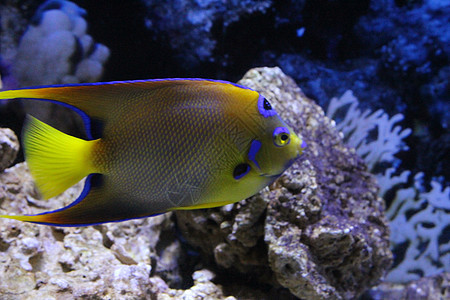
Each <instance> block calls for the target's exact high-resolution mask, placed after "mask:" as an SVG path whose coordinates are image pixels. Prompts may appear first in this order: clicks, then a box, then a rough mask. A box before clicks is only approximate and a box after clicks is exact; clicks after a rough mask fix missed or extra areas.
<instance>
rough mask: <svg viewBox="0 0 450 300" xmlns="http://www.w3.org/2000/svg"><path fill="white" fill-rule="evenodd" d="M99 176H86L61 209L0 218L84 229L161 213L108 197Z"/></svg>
mask: <svg viewBox="0 0 450 300" xmlns="http://www.w3.org/2000/svg"><path fill="white" fill-rule="evenodd" d="M102 176H103V175H101V174H90V175H89V176H88V177H87V178H86V183H85V186H84V189H83V191H82V193H81V194H80V196H79V197H78V199H77V200H75V201H74V202H73V203H72V204H70V205H68V206H66V207H64V208H61V209H58V210H55V211H51V212H45V213H42V214H38V215H30V216H8V215H0V218H8V219H15V220H19V221H25V222H32V223H38V224H45V225H53V226H88V225H96V224H101V223H105V222H117V221H125V220H129V219H136V218H143V217H150V216H155V215H158V214H160V213H163V212H161V211H160V212H157V211H155V212H152V211H143V210H142V209H141V208H140V207H139V206H138V205H133V202H132V201H131V200H128V199H127V198H126V196H124V197H121V196H118V195H112V194H111V193H110V190H111V189H110V188H108V186H107V185H105V184H104V182H103V181H102V180H98V178H99V177H100V178H101V177H102Z"/></svg>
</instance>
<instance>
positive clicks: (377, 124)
mask: <svg viewBox="0 0 450 300" xmlns="http://www.w3.org/2000/svg"><path fill="white" fill-rule="evenodd" d="M358 105H359V103H358V100H357V99H356V97H354V96H353V93H352V92H351V91H347V92H346V93H344V95H343V96H342V97H340V98H333V99H332V100H331V101H330V104H329V106H328V110H327V116H328V117H330V118H335V119H336V120H337V122H338V125H337V126H336V127H337V128H338V129H339V130H341V132H342V133H343V135H344V136H345V140H346V142H347V143H348V145H350V146H352V147H354V148H355V150H356V152H357V153H358V154H360V155H361V156H362V157H363V158H364V159H365V160H366V162H367V164H368V166H369V168H370V170H371V171H372V172H374V173H375V176H376V177H377V180H378V183H379V185H380V191H379V194H380V196H381V197H383V198H385V199H387V198H388V197H390V196H389V195H394V200H393V201H392V203H391V205H390V206H389V208H388V210H387V214H386V215H387V217H388V218H389V220H390V228H391V244H392V247H393V249H394V250H395V251H394V254H396V257H395V261H394V267H393V269H392V270H391V271H390V272H389V274H388V275H387V277H386V279H387V280H389V281H393V282H407V281H411V280H416V279H418V278H420V277H422V276H432V275H435V274H438V273H441V272H443V271H446V272H449V271H450V247H449V241H448V236H447V237H446V236H445V232H446V231H448V230H449V228H450V215H449V212H450V187H445V188H444V187H442V185H441V183H439V182H438V181H431V183H430V185H431V190H430V191H429V192H426V191H425V188H424V185H423V183H422V176H423V174H422V173H418V174H416V175H415V176H414V179H413V182H414V185H413V186H409V187H408V186H407V183H408V179H409V177H410V175H411V172H410V171H403V172H402V173H401V174H399V175H396V174H395V173H396V167H397V165H398V164H397V163H398V159H396V158H395V156H394V155H395V154H396V153H398V152H400V151H402V150H407V147H405V146H404V144H403V141H402V140H403V139H404V138H405V137H407V136H408V135H409V134H410V133H411V130H410V129H402V128H401V127H400V126H394V125H395V124H396V123H397V122H399V121H401V120H402V118H403V117H402V116H401V115H400V114H397V115H395V116H393V117H391V118H389V117H388V116H387V114H386V113H385V112H384V111H382V110H378V111H376V112H373V113H372V112H371V111H370V110H366V111H364V112H361V111H360V109H359V108H358ZM339 113H341V115H344V117H343V118H342V117H341V116H340V115H339ZM374 130H375V131H376V132H377V134H376V135H375V136H376V137H375V138H373V131H374ZM380 164H384V166H385V169H384V170H383V169H381V171H380V169H377V168H376V166H379V165H380ZM386 166H389V167H388V168H386ZM405 185H406V187H405ZM402 250H403V251H404V253H403V254H401V252H402Z"/></svg>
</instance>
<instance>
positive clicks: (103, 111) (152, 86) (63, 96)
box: [0, 78, 247, 121]
mask: <svg viewBox="0 0 450 300" xmlns="http://www.w3.org/2000/svg"><path fill="white" fill-rule="evenodd" d="M195 83H199V84H212V85H216V86H220V85H229V84H231V85H234V86H236V87H238V88H242V89H247V88H245V87H243V86H239V85H237V84H234V83H228V82H225V81H216V80H207V79H197V78H192V79H182V78H171V79H154V80H134V81H112V82H98V83H87V84H72V85H57V86H47V87H34V88H25V89H18V90H9V91H1V92H0V99H14V98H28V99H42V100H49V101H54V102H57V103H60V104H66V105H68V106H69V107H71V108H72V109H74V108H75V110H77V109H78V110H81V111H82V112H84V113H86V114H87V115H88V116H89V117H93V118H96V119H99V120H101V121H106V120H107V119H108V116H109V114H110V109H111V107H112V105H111V102H114V103H117V102H120V101H124V100H127V101H132V100H133V99H140V100H142V98H140V97H139V96H140V95H142V93H145V94H146V96H148V97H149V98H151V92H152V91H154V90H158V89H160V88H165V87H173V86H177V85H186V84H195Z"/></svg>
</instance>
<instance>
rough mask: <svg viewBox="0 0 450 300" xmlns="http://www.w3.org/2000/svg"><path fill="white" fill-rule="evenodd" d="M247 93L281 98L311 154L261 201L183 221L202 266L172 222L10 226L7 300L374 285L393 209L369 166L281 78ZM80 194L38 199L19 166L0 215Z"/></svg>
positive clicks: (279, 105) (2, 289) (2, 247)
mask: <svg viewBox="0 0 450 300" xmlns="http://www.w3.org/2000/svg"><path fill="white" fill-rule="evenodd" d="M240 83H241V84H244V85H247V86H249V87H252V88H254V89H256V90H259V91H261V92H262V93H263V94H264V95H265V96H266V97H267V98H268V99H271V101H272V103H273V105H274V106H275V107H276V109H277V110H278V111H279V113H280V114H281V115H282V117H283V119H285V120H287V121H288V122H289V123H290V124H291V125H292V126H293V128H295V131H296V132H297V133H299V134H300V135H301V136H302V137H303V139H304V140H306V143H307V144H308V147H307V150H306V151H305V153H304V155H303V156H302V158H301V159H300V160H298V161H297V162H296V163H295V164H294V166H292V167H291V168H290V169H288V170H287V172H285V173H284V174H283V175H282V177H281V178H280V179H279V180H277V181H276V182H275V183H274V184H272V185H271V186H270V187H268V188H265V189H264V190H262V191H261V192H260V193H258V194H257V195H255V196H253V197H251V198H249V199H246V200H243V201H241V202H239V203H235V204H231V205H227V206H224V207H221V208H215V209H208V210H196V211H189V212H187V211H186V212H177V213H176V217H177V223H178V225H179V229H180V232H181V233H182V234H183V235H184V237H185V238H186V239H187V240H188V241H189V242H190V243H192V244H193V245H196V246H198V247H199V249H200V250H201V253H200V256H199V259H200V258H201V262H199V263H198V264H197V265H195V266H194V264H192V266H191V267H189V264H191V263H192V261H191V262H189V259H191V260H192V257H188V256H187V254H186V253H187V252H186V250H185V249H184V248H185V247H184V246H185V245H184V244H183V243H184V242H183V241H182V240H180V239H178V238H177V235H176V232H175V230H174V224H173V223H172V221H171V215H172V214H171V213H168V214H164V215H160V216H156V217H152V218H147V219H139V220H132V221H126V222H121V223H110V224H104V225H99V226H91V227H85V228H68V227H67V228H64V227H63V228H58V227H50V226H44V225H36V224H29V223H22V222H18V221H15V220H4V219H1V220H0V261H1V262H2V263H1V264H0V278H2V280H1V281H0V298H3V297H16V298H23V299H36V298H46V297H48V298H51V297H56V298H68V297H69V298H70V297H73V298H81V297H84V298H91V299H92V298H97V299H98V298H100V299H105V298H106V299H116V298H120V299H136V298H150V297H153V298H155V297H156V298H157V299H181V298H193V297H197V298H208V297H209V298H211V299H227V296H228V295H236V297H238V296H239V295H244V296H245V297H250V298H251V297H252V295H253V296H255V297H257V298H259V299H271V298H272V299H273V298H274V297H279V298H280V299H289V298H292V297H293V296H292V295H291V294H290V293H292V294H293V295H295V296H297V297H300V298H306V299H352V298H356V297H358V296H359V295H360V294H361V293H362V292H363V291H364V290H366V289H367V288H369V287H370V286H372V285H373V284H375V283H376V282H377V280H378V279H379V278H380V276H382V274H383V272H384V270H386V268H388V267H389V264H390V261H391V253H390V251H389V248H388V246H389V242H388V229H387V225H386V221H385V218H384V214H383V203H382V201H381V199H379V198H377V196H376V194H377V187H376V184H375V182H374V180H373V177H372V176H371V175H370V174H369V173H368V172H367V171H366V167H365V165H364V164H363V162H362V160H361V159H360V158H358V157H357V156H356V155H355V153H354V151H353V150H352V149H349V148H347V147H346V146H344V145H343V142H342V138H341V136H340V134H339V133H338V132H337V131H336V129H335V128H334V123H333V122H332V121H330V120H329V119H327V118H326V117H324V114H323V112H322V110H321V109H320V108H319V107H318V106H317V105H315V104H314V103H313V102H312V101H311V100H309V99H307V98H306V97H305V96H304V95H303V94H302V93H301V91H300V89H299V88H298V87H297V86H296V85H295V83H294V82H293V81H292V80H291V79H290V78H289V77H287V76H285V75H284V74H283V73H282V72H281V71H280V69H278V68H272V69H270V68H262V69H254V70H251V71H250V72H249V73H248V74H247V75H246V76H245V78H244V79H243V80H242V81H241V82H240ZM82 185H83V183H82V182H81V183H79V184H78V185H76V186H74V187H72V188H70V189H69V190H67V191H66V192H65V193H64V194H62V195H60V196H58V197H54V198H52V199H49V200H48V201H44V200H40V198H39V194H38V192H37V191H36V189H35V186H34V184H33V181H32V179H31V177H30V174H29V172H28V170H27V167H26V164H24V163H22V164H18V165H16V166H14V167H12V168H9V169H6V170H5V171H4V172H3V173H0V214H34V213H41V212H44V211H49V210H52V209H57V208H60V207H63V206H65V205H68V204H69V203H71V202H72V201H73V200H74V199H76V197H77V195H78V194H79V193H80V190H81V187H82ZM162 237H163V238H162ZM182 259H184V260H182ZM209 261H215V263H216V265H215V264H213V265H211V264H209ZM217 265H218V266H219V267H217ZM181 269H183V270H181ZM194 269H195V270H200V271H197V272H194ZM206 269H208V270H211V271H207V270H206ZM181 274H183V276H192V278H193V286H192V287H190V288H187V286H186V285H187V282H189V280H186V278H183V277H182V275H181ZM214 274H219V276H217V278H214V276H215V275H214ZM181 287H183V289H180V288H181ZM252 287H258V288H252ZM261 287H262V288H261ZM258 289H260V290H258ZM289 291H290V293H289ZM264 295H265V296H264ZM267 295H270V296H267ZM244 296H242V297H244ZM228 299H234V298H233V297H232V296H229V297H228Z"/></svg>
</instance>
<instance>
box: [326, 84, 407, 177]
mask: <svg viewBox="0 0 450 300" xmlns="http://www.w3.org/2000/svg"><path fill="white" fill-rule="evenodd" d="M358 106H359V103H358V99H356V97H355V96H354V95H353V92H352V91H346V92H345V93H344V94H343V95H342V96H341V97H340V98H333V99H331V101H330V104H329V105H328V109H327V116H328V117H329V118H330V119H333V120H336V121H337V122H338V124H337V125H336V128H337V129H338V130H339V131H341V132H342V133H343V134H344V139H345V141H346V143H347V144H348V145H349V146H352V147H354V148H355V150H356V152H357V153H358V155H359V156H361V157H362V158H364V160H365V161H366V163H367V166H368V167H369V170H371V171H372V170H373V169H374V167H375V165H376V164H377V163H381V162H390V163H393V162H394V160H395V157H394V154H395V153H397V152H399V151H400V150H407V149H408V148H407V147H406V145H405V144H404V143H403V141H402V140H403V139H404V138H405V137H407V136H408V135H410V134H411V129H409V128H408V129H404V130H402V128H401V127H400V126H395V124H396V123H398V122H400V121H401V120H403V115H402V114H397V115H395V116H393V117H392V118H390V119H389V116H388V115H387V114H386V113H385V112H384V111H383V110H381V109H379V110H377V111H375V112H373V113H372V112H371V111H370V110H365V111H361V110H360V109H359V108H358ZM346 107H348V108H347V110H345V108H346ZM342 113H344V115H343V119H342V120H341V121H340V120H339V118H340V116H341V115H342Z"/></svg>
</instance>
